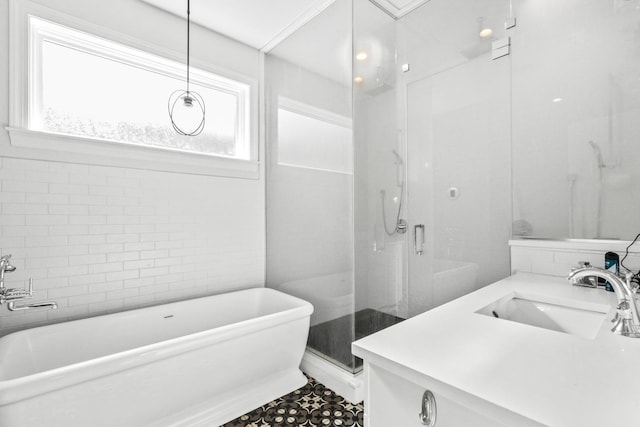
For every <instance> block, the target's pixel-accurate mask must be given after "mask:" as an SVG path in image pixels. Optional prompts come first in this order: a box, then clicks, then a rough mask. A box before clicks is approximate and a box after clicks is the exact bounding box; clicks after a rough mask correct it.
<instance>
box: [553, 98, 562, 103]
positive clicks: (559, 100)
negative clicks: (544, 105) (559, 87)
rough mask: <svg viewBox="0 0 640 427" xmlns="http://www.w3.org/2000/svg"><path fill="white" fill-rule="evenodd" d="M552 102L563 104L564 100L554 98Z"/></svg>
mask: <svg viewBox="0 0 640 427" xmlns="http://www.w3.org/2000/svg"><path fill="white" fill-rule="evenodd" d="M551 102H556V103H557V102H562V98H553V99H552V100H551Z"/></svg>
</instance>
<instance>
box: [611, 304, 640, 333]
mask: <svg viewBox="0 0 640 427" xmlns="http://www.w3.org/2000/svg"><path fill="white" fill-rule="evenodd" d="M614 320H615V324H614V325H613V328H611V332H613V333H614V334H617V335H622V336H624V337H629V338H640V330H639V329H638V327H637V326H636V324H635V323H634V322H633V314H632V313H631V306H630V305H629V301H627V300H623V301H620V303H619V304H618V307H617V308H616V317H615V318H614Z"/></svg>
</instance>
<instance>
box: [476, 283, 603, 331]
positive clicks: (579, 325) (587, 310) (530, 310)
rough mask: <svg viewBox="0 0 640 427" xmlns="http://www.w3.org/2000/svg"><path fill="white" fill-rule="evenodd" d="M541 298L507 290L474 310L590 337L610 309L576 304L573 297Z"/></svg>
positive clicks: (601, 306)
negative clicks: (504, 295) (502, 296)
mask: <svg viewBox="0 0 640 427" xmlns="http://www.w3.org/2000/svg"><path fill="white" fill-rule="evenodd" d="M544 299H545V298H544V297H536V296H523V295H518V294H511V295H508V296H506V297H504V298H501V299H499V300H497V301H494V302H493V303H491V304H489V305H487V306H486V307H483V308H481V309H480V310H478V311H477V312H476V313H479V314H484V315H485V316H491V317H494V318H496V319H500V320H509V321H512V322H518V323H523V324H525V325H530V326H535V327H538V328H545V329H549V330H552V331H558V332H564V333H567V334H572V335H576V336H579V337H583V338H588V339H594V338H595V337H596V335H597V334H598V331H599V330H600V328H601V326H602V322H603V321H604V319H605V317H606V315H607V312H608V311H609V309H610V307H608V306H606V305H601V304H591V305H589V306H588V307H585V306H578V305H577V304H578V302H573V301H562V302H558V301H553V302H544V301H540V300H544Z"/></svg>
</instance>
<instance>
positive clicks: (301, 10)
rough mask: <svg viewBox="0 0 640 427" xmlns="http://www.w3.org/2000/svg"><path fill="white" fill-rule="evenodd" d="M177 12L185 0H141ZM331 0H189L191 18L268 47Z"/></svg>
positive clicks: (182, 11)
mask: <svg viewBox="0 0 640 427" xmlns="http://www.w3.org/2000/svg"><path fill="white" fill-rule="evenodd" d="M142 1H144V2H145V3H149V4H151V5H153V6H156V7H158V8H160V9H163V10H166V11H168V12H171V13H173V14H175V15H178V16H182V17H184V16H186V8H187V3H186V1H176V0H142ZM332 2H333V0H191V21H192V22H194V23H196V24H198V25H201V26H203V27H206V28H208V29H210V30H213V31H215V32H217V33H220V34H223V35H225V36H227V37H230V38H232V39H235V40H238V41H240V42H242V43H244V44H247V45H249V46H252V47H255V48H256V49H263V50H268V48H269V46H272V45H274V44H276V43H277V42H278V41H280V40H282V39H283V38H284V37H286V35H288V34H289V33H291V32H292V31H293V30H295V29H296V28H297V27H299V26H301V25H303V24H304V23H306V22H307V21H309V20H310V19H311V18H313V17H314V16H316V15H317V14H318V13H319V12H320V11H322V10H323V9H324V8H325V7H327V5H329V4H331V3H332Z"/></svg>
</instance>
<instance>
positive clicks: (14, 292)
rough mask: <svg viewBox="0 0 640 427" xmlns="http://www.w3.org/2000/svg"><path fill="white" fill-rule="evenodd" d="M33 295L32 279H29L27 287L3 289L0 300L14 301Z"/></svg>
mask: <svg viewBox="0 0 640 427" xmlns="http://www.w3.org/2000/svg"><path fill="white" fill-rule="evenodd" d="M32 296H33V279H29V287H28V288H27V289H16V288H10V289H4V292H3V293H2V294H1V295H0V298H1V300H0V302H5V301H16V300H21V299H26V298H31V297H32Z"/></svg>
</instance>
